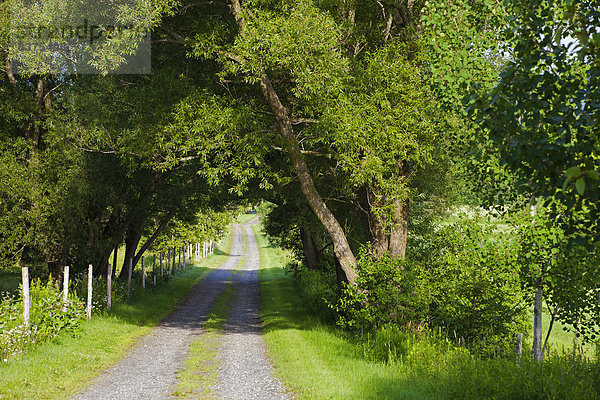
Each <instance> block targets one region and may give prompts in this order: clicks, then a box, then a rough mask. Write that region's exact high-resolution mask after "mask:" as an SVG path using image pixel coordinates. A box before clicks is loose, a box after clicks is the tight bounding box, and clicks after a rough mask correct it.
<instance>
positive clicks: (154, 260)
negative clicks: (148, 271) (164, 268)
mask: <svg viewBox="0 0 600 400" xmlns="http://www.w3.org/2000/svg"><path fill="white" fill-rule="evenodd" d="M152 278H153V279H154V286H156V253H154V254H152Z"/></svg>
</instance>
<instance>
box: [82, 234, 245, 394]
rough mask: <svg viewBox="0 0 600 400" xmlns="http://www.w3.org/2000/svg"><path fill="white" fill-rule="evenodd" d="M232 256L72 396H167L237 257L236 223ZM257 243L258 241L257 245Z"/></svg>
mask: <svg viewBox="0 0 600 400" xmlns="http://www.w3.org/2000/svg"><path fill="white" fill-rule="evenodd" d="M233 232H234V234H233V244H232V247H231V251H230V256H229V258H228V259H227V261H226V262H224V263H223V264H222V265H221V266H220V267H219V268H218V269H216V270H214V271H211V272H210V273H209V274H208V275H207V276H206V278H205V279H203V280H202V281H201V282H200V283H199V284H198V285H196V286H194V288H193V289H192V290H191V291H190V293H189V295H188V296H187V297H186V299H185V300H184V302H183V303H182V304H181V306H180V307H179V308H178V309H177V310H176V311H175V312H173V313H172V314H171V315H169V316H168V317H167V318H165V319H164V320H163V321H162V322H161V323H160V324H159V325H158V326H157V327H156V328H154V329H152V331H151V332H150V333H149V334H148V335H146V336H144V337H143V338H141V339H140V340H139V342H138V343H137V344H136V345H135V346H134V347H133V348H132V349H131V351H130V352H129V353H128V354H127V356H126V357H125V358H124V359H123V360H121V361H120V362H119V363H118V364H116V365H114V366H113V367H111V368H109V369H108V370H106V371H104V372H103V373H102V374H101V375H100V376H99V377H98V378H97V379H96V380H95V381H93V382H92V383H91V385H90V386H89V387H88V388H87V389H86V390H84V391H83V392H82V393H80V394H77V395H75V396H73V397H72V398H73V399H77V400H83V399H90V400H118V399H124V400H125V399H127V400H132V399H144V400H146V399H167V398H169V397H170V394H171V393H172V391H173V388H174V385H175V384H176V379H177V376H176V374H177V371H178V370H179V369H180V368H181V367H182V365H183V361H184V360H185V358H186V356H187V352H188V348H189V344H190V342H191V341H192V340H194V339H195V338H197V335H199V334H201V332H202V330H201V324H202V323H203V322H204V321H205V320H206V318H207V316H208V314H209V313H210V310H211V309H212V307H213V304H214V303H215V301H216V299H217V298H218V297H219V295H220V294H221V292H222V291H223V289H224V288H225V282H226V281H227V280H228V279H229V278H230V276H231V274H232V272H233V271H232V270H233V269H234V268H235V267H236V265H237V264H238V262H239V260H240V259H241V252H242V237H241V232H240V226H239V225H234V228H233ZM255 246H256V245H255Z"/></svg>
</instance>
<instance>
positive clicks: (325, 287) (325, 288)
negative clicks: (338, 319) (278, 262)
mask: <svg viewBox="0 0 600 400" xmlns="http://www.w3.org/2000/svg"><path fill="white" fill-rule="evenodd" d="M322 267H323V268H326V265H322ZM286 272H287V273H288V274H289V275H291V276H292V278H294V280H295V281H296V286H297V287H298V291H299V293H300V296H301V297H302V300H303V301H304V305H305V306H306V308H307V309H308V310H309V311H310V312H311V313H313V314H316V315H320V316H321V317H322V318H323V319H325V320H331V321H333V320H335V314H334V313H333V312H332V310H331V309H330V308H329V306H328V304H331V303H335V302H336V301H337V283H336V280H335V271H331V270H323V269H319V270H311V269H307V268H304V267H303V266H302V265H301V264H299V263H294V262H292V263H289V264H288V265H287V266H286Z"/></svg>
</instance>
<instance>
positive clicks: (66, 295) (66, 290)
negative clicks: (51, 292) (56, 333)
mask: <svg viewBox="0 0 600 400" xmlns="http://www.w3.org/2000/svg"><path fill="white" fill-rule="evenodd" d="M68 301H69V266H68V265H65V266H64V267H63V308H62V311H63V312H67V303H68Z"/></svg>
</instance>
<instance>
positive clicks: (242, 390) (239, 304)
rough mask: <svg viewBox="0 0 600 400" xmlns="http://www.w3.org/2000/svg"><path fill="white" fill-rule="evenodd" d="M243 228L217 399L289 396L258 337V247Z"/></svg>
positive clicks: (250, 234)
mask: <svg viewBox="0 0 600 400" xmlns="http://www.w3.org/2000/svg"><path fill="white" fill-rule="evenodd" d="M251 222H254V220H253V221H251ZM243 229H244V230H245V233H246V237H247V244H246V252H245V256H246V259H245V262H244V265H243V266H242V267H241V268H240V269H241V271H240V272H239V273H238V274H236V275H235V277H234V279H233V282H234V284H235V285H237V291H238V295H237V299H236V300H235V302H234V303H233V305H232V308H231V311H230V314H229V317H228V318H227V321H226V322H225V326H224V327H223V335H222V336H221V347H220V351H219V355H218V356H217V358H218V360H219V361H220V364H221V367H220V368H219V370H218V374H219V381H218V382H219V383H218V384H217V387H216V388H215V392H216V393H217V395H218V398H220V399H248V400H251V399H273V400H275V399H288V398H289V397H288V396H287V395H286V394H285V391H284V388H283V385H282V384H281V382H279V381H278V380H277V379H275V378H274V377H273V367H272V366H271V363H270V362H269V359H268V358H267V352H266V347H265V342H264V341H263V338H262V336H261V333H262V327H261V322H260V316H259V313H258V307H259V305H260V291H259V285H258V280H257V271H258V266H259V257H258V247H257V245H256V240H255V238H254V233H253V231H252V227H251V226H250V225H243Z"/></svg>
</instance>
